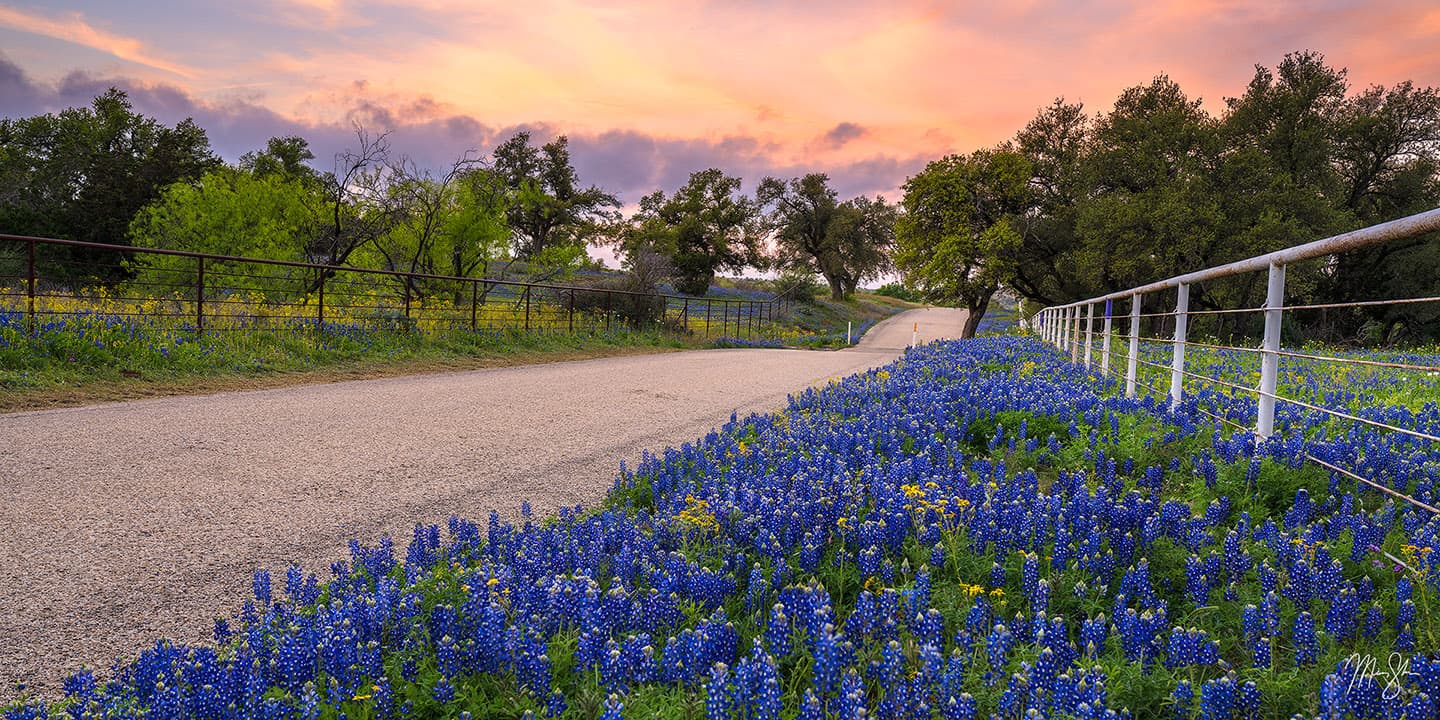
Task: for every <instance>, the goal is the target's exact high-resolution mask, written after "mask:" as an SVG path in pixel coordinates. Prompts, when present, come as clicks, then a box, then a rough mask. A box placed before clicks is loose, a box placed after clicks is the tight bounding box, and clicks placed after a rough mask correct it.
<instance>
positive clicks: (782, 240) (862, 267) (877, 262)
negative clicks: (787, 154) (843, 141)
mask: <svg viewBox="0 0 1440 720" xmlns="http://www.w3.org/2000/svg"><path fill="white" fill-rule="evenodd" d="M755 195H756V198H757V199H758V201H759V203H760V205H761V207H763V208H765V211H766V212H765V226H766V229H767V230H768V231H769V232H770V234H771V237H772V238H773V240H774V243H775V260H776V263H777V264H778V265H779V266H780V267H784V268H793V269H801V270H806V271H810V272H818V273H820V274H821V275H822V276H824V278H825V281H826V282H827V283H828V284H829V285H830V297H831V298H832V299H835V300H839V299H841V298H843V297H845V296H846V295H848V294H850V293H853V292H855V289H856V287H858V285H859V283H860V282H861V281H864V280H866V279H870V278H875V277H878V276H879V275H880V274H882V273H884V272H885V271H886V270H887V269H889V268H890V252H889V251H890V246H891V245H892V244H893V243H894V238H895V209H894V207H893V206H891V205H890V204H889V203H887V202H885V200H884V198H880V197H877V198H875V199H874V200H870V199H868V198H855V199H852V200H847V201H845V202H840V200H839V198H838V196H837V194H836V192H835V190H834V189H833V188H831V187H830V177H829V176H828V175H825V174H824V173H810V174H808V175H805V176H803V177H798V178H792V179H791V180H789V181H788V182H787V181H783V180H779V179H776V178H765V179H764V180H761V181H760V186H759V187H758V188H757V189H756V191H755Z"/></svg>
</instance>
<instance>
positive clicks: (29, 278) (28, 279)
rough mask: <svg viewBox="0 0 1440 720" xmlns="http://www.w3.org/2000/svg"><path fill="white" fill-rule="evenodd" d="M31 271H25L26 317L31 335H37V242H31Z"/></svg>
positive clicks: (29, 264)
mask: <svg viewBox="0 0 1440 720" xmlns="http://www.w3.org/2000/svg"><path fill="white" fill-rule="evenodd" d="M28 267H29V269H28V270H26V271H25V286H26V288H27V289H26V291H25V294H26V297H27V298H28V303H27V307H28V308H29V309H28V310H27V314H26V317H27V318H28V319H29V325H30V335H31V336H32V337H33V336H34V335H35V241H34V240H33V239H32V240H31V241H30V260H29V262H28Z"/></svg>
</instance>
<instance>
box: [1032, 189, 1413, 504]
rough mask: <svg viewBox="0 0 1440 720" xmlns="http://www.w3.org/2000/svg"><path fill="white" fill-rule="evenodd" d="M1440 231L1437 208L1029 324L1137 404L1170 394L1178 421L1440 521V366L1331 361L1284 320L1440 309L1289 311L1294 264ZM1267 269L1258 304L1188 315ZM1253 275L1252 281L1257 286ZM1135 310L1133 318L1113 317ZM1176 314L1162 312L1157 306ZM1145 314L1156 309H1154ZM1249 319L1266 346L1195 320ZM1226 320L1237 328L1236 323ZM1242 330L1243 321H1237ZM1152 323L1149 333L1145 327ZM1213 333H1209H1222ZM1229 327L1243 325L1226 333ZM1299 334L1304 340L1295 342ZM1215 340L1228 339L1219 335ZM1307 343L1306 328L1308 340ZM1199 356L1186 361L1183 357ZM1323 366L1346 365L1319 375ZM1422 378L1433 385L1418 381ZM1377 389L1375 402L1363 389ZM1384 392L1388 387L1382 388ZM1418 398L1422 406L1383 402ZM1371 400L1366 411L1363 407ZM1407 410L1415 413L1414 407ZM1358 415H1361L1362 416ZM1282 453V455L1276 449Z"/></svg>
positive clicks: (1363, 303)
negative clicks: (1217, 427)
mask: <svg viewBox="0 0 1440 720" xmlns="http://www.w3.org/2000/svg"><path fill="white" fill-rule="evenodd" d="M1437 230H1440V209H1435V210H1431V211H1428V212H1424V213H1420V214H1417V215H1412V216H1409V217H1405V218H1401V219H1399V220H1395V221H1392V222H1388V223H1382V224H1380V225H1375V226H1371V227H1367V228H1363V229H1361V230H1357V231H1354V232H1350V233H1345V234H1342V235H1337V236H1334V237H1330V238H1326V239H1323V240H1318V241H1315V242H1311V243H1307V244H1304V245H1299V246H1296V247H1293V248H1289V249H1286V250H1282V251H1279V252H1275V253H1270V254H1267V255H1260V256H1256V257H1252V258H1247V259H1245V260H1241V261H1239V262H1235V263H1230V264H1227V265H1222V266H1218V267H1214V268H1207V269H1205V270H1200V271H1197V272H1193V273H1189V274H1186V275H1182V276H1178V277H1174V278H1169V279H1167V280H1162V281H1159V282H1155V283H1151V284H1149V285H1145V286H1141V287H1136V288H1131V289H1129V290H1123V291H1120V292H1116V293H1111V294H1109V295H1104V296H1100V297H1095V298H1090V299H1087V300H1082V301H1079V302H1075V303H1070V304H1066V305H1056V306H1050V307H1046V308H1044V309H1042V310H1041V311H1040V312H1038V313H1036V314H1035V315H1034V316H1032V317H1031V318H1029V319H1028V321H1027V322H1026V325H1027V326H1028V327H1029V328H1030V329H1031V330H1032V331H1033V332H1035V333H1036V334H1037V335H1039V337H1040V338H1041V339H1042V340H1044V341H1045V342H1047V343H1049V344H1050V345H1053V346H1054V347H1056V348H1057V349H1059V350H1060V351H1061V352H1063V353H1066V354H1068V355H1069V356H1070V359H1071V361H1072V362H1075V363H1077V364H1082V365H1083V366H1084V367H1085V368H1086V369H1087V370H1092V371H1096V372H1097V377H1098V378H1100V379H1102V381H1104V382H1107V383H1110V384H1112V385H1113V387H1115V389H1116V390H1117V391H1121V390H1122V389H1123V392H1124V394H1125V395H1126V396H1127V397H1132V398H1133V397H1136V395H1137V392H1138V390H1139V389H1145V390H1148V391H1149V392H1150V393H1151V394H1152V395H1153V396H1154V397H1156V398H1166V399H1168V403H1169V407H1170V409H1171V410H1172V411H1175V412H1177V413H1178V414H1184V413H1187V412H1193V413H1195V414H1197V415H1200V416H1203V417H1206V418H1208V419H1210V420H1213V421H1215V422H1216V423H1219V424H1221V425H1223V426H1225V427H1228V428H1230V429H1233V430H1236V431H1239V432H1243V433H1246V434H1248V435H1250V436H1253V438H1254V439H1255V441H1256V442H1257V444H1258V446H1259V447H1261V448H1271V449H1276V448H1281V447H1283V448H1285V450H1284V452H1288V453H1289V454H1290V455H1292V456H1294V457H1297V458H1301V459H1303V461H1304V462H1308V463H1312V464H1314V465H1315V466H1316V467H1319V468H1321V469H1323V470H1324V471H1327V472H1329V473H1331V476H1332V482H1333V481H1334V480H1335V479H1336V478H1340V477H1343V478H1346V479H1348V480H1351V481H1354V482H1356V483H1359V484H1360V485H1362V486H1365V487H1367V488H1370V489H1372V490H1375V491H1378V492H1380V493H1383V494H1384V495H1386V496H1387V497H1390V498H1394V499H1396V500H1399V501H1401V502H1404V503H1407V504H1408V505H1410V506H1411V507H1413V508H1416V509H1418V510H1423V511H1425V512H1427V513H1430V514H1433V515H1440V509H1437V507H1436V505H1437V504H1440V502H1437V499H1436V494H1437V491H1440V488H1437V487H1435V483H1436V482H1437V481H1440V404H1437V398H1440V382H1437V381H1436V380H1435V378H1436V376H1440V362H1437V359H1436V357H1435V356H1431V355H1425V354H1413V353H1404V352H1391V353H1386V352H1353V353H1350V352H1339V351H1335V352H1329V351H1321V350H1315V349H1311V348H1308V347H1289V348H1287V347H1285V346H1284V345H1283V343H1282V337H1284V333H1283V332H1282V331H1284V330H1286V329H1287V324H1286V323H1287V318H1289V319H1290V322H1291V323H1292V324H1293V325H1296V326H1299V327H1303V326H1304V324H1303V323H1297V322H1296V321H1295V318H1296V316H1297V315H1299V314H1301V313H1314V312H1322V313H1323V312H1326V311H1329V310H1337V309H1354V308H1369V307H1383V306H1390V305H1405V304H1423V303H1440V297H1412V298H1396V299H1380V300H1371V299H1367V300H1358V301H1355V302H1333V303H1310V304H1299V303H1297V304H1286V301H1285V298H1286V284H1285V278H1286V268H1287V266H1292V265H1295V264H1297V263H1307V262H1317V261H1318V262H1322V263H1323V262H1325V260H1326V259H1327V258H1331V257H1333V256H1334V255H1335V254H1337V253H1341V252H1351V251H1357V250H1363V249H1365V248H1370V247H1373V246H1377V245H1380V244H1384V243H1389V242H1395V241H1400V240H1407V239H1412V238H1416V237H1419V236H1421V235H1425V234H1427V233H1431V232H1435V231H1437ZM1260 272H1264V273H1265V290H1266V292H1265V300H1264V303H1263V304H1262V305H1260V306H1259V307H1235V308H1214V309H1191V308H1190V306H1189V305H1190V303H1189V300H1190V292H1191V289H1192V287H1198V286H1200V285H1202V284H1204V283H1215V282H1217V281H1222V280H1224V279H1227V278H1247V279H1249V280H1251V281H1253V280H1255V279H1256V278H1255V276H1256V275H1257V274H1258V273H1260ZM1247 276H1248V277H1247ZM1120 302H1125V303H1126V304H1127V305H1128V307H1125V309H1126V310H1128V313H1125V314H1123V315H1122V314H1117V313H1116V310H1117V309H1119V308H1117V303H1120ZM1172 303H1173V308H1174V309H1173V310H1165V311H1157V310H1154V308H1156V307H1161V308H1166V307H1171V306H1172ZM1147 306H1148V307H1149V308H1150V310H1149V311H1147V310H1146V308H1147ZM1231 316H1241V317H1247V318H1251V320H1250V323H1251V327H1253V328H1254V329H1255V330H1257V331H1258V332H1256V333H1254V335H1249V334H1247V333H1245V332H1241V333H1240V337H1255V336H1258V337H1259V339H1260V343H1259V345H1258V346H1253V347H1252V346H1246V345H1238V344H1233V338H1234V337H1235V335H1234V333H1233V332H1232V334H1231V335H1230V336H1229V337H1230V338H1231V340H1232V342H1231V343H1230V344H1227V343H1226V342H1222V341H1220V340H1215V341H1213V342H1205V341H1200V340H1192V339H1191V338H1190V335H1191V333H1192V332H1193V326H1194V325H1195V323H1196V322H1212V323H1218V322H1219V320H1218V318H1222V317H1223V318H1227V319H1228V318H1229V317H1231ZM1227 321H1228V320H1227ZM1230 322H1233V321H1230ZM1145 326H1148V328H1149V334H1146V332H1144V327H1145ZM1214 327H1216V326H1215V325H1212V326H1211V327H1210V330H1211V331H1212V332H1213V331H1214ZM1230 327H1231V328H1232V330H1233V329H1234V328H1237V327H1241V326H1239V325H1237V324H1232V325H1231V326H1230ZM1291 335H1292V339H1293V336H1294V335H1295V333H1291ZM1215 337H1221V335H1220V334H1219V333H1215ZM1298 340H1299V342H1300V343H1301V344H1302V345H1303V344H1304V338H1303V333H1300V337H1299V338H1298ZM1192 349H1193V350H1195V351H1197V352H1191V353H1188V354H1187V350H1192ZM1321 367H1338V368H1340V370H1333V371H1328V372H1326V371H1320V370H1319V369H1318V368H1321ZM1422 380H1423V382H1422ZM1361 387H1365V388H1369V389H1370V390H1371V391H1372V392H1370V393H1369V395H1366V394H1363V393H1361V392H1358V388H1361ZM1377 388H1378V389H1379V390H1378V391H1377V390H1376V389H1377ZM1377 392H1379V393H1380V394H1383V395H1385V396H1386V397H1385V398H1384V399H1386V400H1395V399H1396V398H1401V399H1405V398H1408V399H1410V400H1412V402H1409V403H1405V402H1381V401H1378V400H1375V399H1374V396H1375V395H1376V393H1377ZM1367 397H1369V398H1370V401H1369V402H1368V403H1367V401H1366V398H1367ZM1408 405H1419V407H1418V408H1414V407H1409V406H1408ZM1357 406H1358V407H1357ZM1276 452H1277V453H1278V452H1280V450H1276Z"/></svg>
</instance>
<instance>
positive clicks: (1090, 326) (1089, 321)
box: [1085, 303, 1095, 370]
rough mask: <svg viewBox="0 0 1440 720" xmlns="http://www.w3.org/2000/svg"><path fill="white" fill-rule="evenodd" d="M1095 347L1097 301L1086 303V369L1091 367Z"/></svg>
mask: <svg viewBox="0 0 1440 720" xmlns="http://www.w3.org/2000/svg"><path fill="white" fill-rule="evenodd" d="M1094 347H1095V303H1086V304H1085V369H1086V370H1089V369H1090V355H1091V351H1092V350H1093V349H1094Z"/></svg>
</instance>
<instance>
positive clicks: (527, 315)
mask: <svg viewBox="0 0 1440 720" xmlns="http://www.w3.org/2000/svg"><path fill="white" fill-rule="evenodd" d="M525 332H530V286H529V285H526V286H525Z"/></svg>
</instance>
